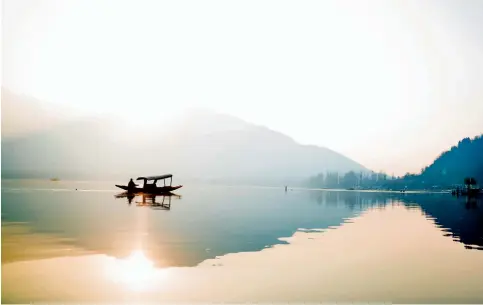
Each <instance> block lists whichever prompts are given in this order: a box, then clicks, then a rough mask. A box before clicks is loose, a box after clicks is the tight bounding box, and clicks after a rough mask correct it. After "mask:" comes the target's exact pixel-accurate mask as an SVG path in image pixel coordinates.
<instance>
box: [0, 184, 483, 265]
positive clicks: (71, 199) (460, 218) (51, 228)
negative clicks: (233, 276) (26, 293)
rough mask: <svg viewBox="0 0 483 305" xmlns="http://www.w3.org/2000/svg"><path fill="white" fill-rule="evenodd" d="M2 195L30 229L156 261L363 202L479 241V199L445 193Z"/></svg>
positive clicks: (242, 242)
mask: <svg viewBox="0 0 483 305" xmlns="http://www.w3.org/2000/svg"><path fill="white" fill-rule="evenodd" d="M2 197H3V198H2V199H3V202H2V220H3V221H6V222H26V223H28V225H29V227H30V228H31V230H32V232H33V233H45V234H51V235H53V236H59V237H64V238H68V239H69V240H70V241H71V242H72V243H73V245H75V246H77V247H80V248H83V249H86V250H89V251H93V252H95V253H104V254H108V255H112V256H116V257H121V256H124V255H128V254H129V253H130V252H132V251H133V250H135V249H136V248H135V247H140V246H142V247H143V249H144V250H145V253H146V255H147V256H149V257H151V258H152V259H153V260H155V261H156V263H157V265H158V266H193V265H196V264H198V263H200V262H201V261H203V260H205V259H208V258H215V257H217V256H221V255H224V254H227V253H236V252H247V251H259V250H262V249H263V248H265V247H267V246H272V245H275V244H280V243H285V242H284V241H281V240H279V238H281V237H289V236H292V235H293V234H294V233H295V232H296V231H297V230H299V229H301V228H304V229H326V228H333V227H338V226H340V225H341V224H342V223H343V222H345V221H347V219H350V218H352V217H355V216H357V215H358V214H359V213H360V212H361V211H364V210H365V209H368V208H378V207H384V206H386V205H390V204H400V203H401V202H403V203H404V204H405V205H406V206H407V207H408V208H412V207H415V208H417V209H421V210H422V211H423V212H424V213H425V214H426V216H428V217H430V218H433V219H434V220H435V222H436V223H437V224H438V225H439V226H441V227H444V228H446V230H447V231H448V232H450V233H451V234H452V235H453V236H454V237H455V238H457V239H458V240H459V241H461V242H462V243H464V244H466V245H477V246H480V247H481V246H483V242H482V236H483V227H482V224H483V217H482V211H481V205H480V209H477V208H475V207H473V208H471V209H467V208H466V205H465V202H461V201H457V200H456V199H454V198H452V197H451V195H446V194H399V193H376V192H352V191H297V190H295V191H290V192H287V193H285V192H284V191H283V189H264V188H260V189H257V188H209V189H208V188H206V189H205V188H198V189H194V188H186V190H184V193H183V199H182V200H176V202H173V208H171V209H170V211H169V213H159V212H156V211H152V210H151V209H146V208H142V207H137V206H136V204H134V202H135V201H136V200H138V198H136V199H134V200H133V204H131V205H130V204H126V198H122V199H123V200H116V199H115V198H114V197H113V195H112V193H99V192H97V193H87V192H25V193H8V192H4V191H3V189H2ZM141 201H142V200H141ZM368 238H371V237H370V236H368ZM2 250H4V249H2Z"/></svg>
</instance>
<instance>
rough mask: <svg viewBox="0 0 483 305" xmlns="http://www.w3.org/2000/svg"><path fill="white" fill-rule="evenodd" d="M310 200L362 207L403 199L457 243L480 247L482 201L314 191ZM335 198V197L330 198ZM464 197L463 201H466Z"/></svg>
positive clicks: (482, 246) (482, 247) (446, 196)
mask: <svg viewBox="0 0 483 305" xmlns="http://www.w3.org/2000/svg"><path fill="white" fill-rule="evenodd" d="M311 197H312V199H314V200H315V201H317V202H318V203H320V202H323V201H324V200H325V199H323V198H324V197H325V198H332V199H329V200H328V201H329V202H339V203H341V204H345V205H347V206H348V207H349V208H351V209H353V208H355V207H358V208H359V209H364V208H368V207H374V206H384V205H386V204H391V203H394V202H402V203H404V204H405V205H406V206H407V207H408V208H418V209H421V211H422V212H423V213H424V214H425V216H426V217H428V218H430V219H432V220H434V222H435V223H436V224H437V225H438V226H439V227H441V228H442V229H443V230H444V231H447V232H448V234H449V236H452V237H453V239H454V240H455V241H456V242H461V243H463V244H464V245H465V246H466V248H468V249H478V250H483V201H482V200H472V201H467V200H466V199H460V200H457V199H455V198H454V197H452V196H451V195H449V194H437V193H432V194H431V193H406V194H400V193H376V192H352V191H351V192H347V191H337V192H314V193H313V194H312V195H311ZM333 198H335V200H334V199H333ZM465 200H466V201H465Z"/></svg>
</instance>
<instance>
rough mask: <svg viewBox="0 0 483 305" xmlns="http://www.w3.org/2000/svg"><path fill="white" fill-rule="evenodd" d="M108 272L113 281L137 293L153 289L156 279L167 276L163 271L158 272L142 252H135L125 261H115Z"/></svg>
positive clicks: (109, 266)
mask: <svg viewBox="0 0 483 305" xmlns="http://www.w3.org/2000/svg"><path fill="white" fill-rule="evenodd" d="M106 271H107V276H108V277H109V278H110V279H111V280H112V281H114V282H116V283H121V284H124V285H126V288H128V289H131V290H136V291H139V290H147V289H150V288H152V287H153V283H154V282H155V281H154V279H155V278H156V279H158V278H159V277H160V276H163V277H164V275H165V273H164V272H163V270H156V268H155V267H154V263H153V262H152V261H151V260H149V259H148V258H147V257H146V256H145V255H144V252H143V251H142V250H135V251H133V252H132V253H131V254H130V255H129V256H128V257H127V258H124V259H114V260H113V261H112V262H111V263H110V264H109V265H108V267H107V270H106ZM156 282H157V281H156Z"/></svg>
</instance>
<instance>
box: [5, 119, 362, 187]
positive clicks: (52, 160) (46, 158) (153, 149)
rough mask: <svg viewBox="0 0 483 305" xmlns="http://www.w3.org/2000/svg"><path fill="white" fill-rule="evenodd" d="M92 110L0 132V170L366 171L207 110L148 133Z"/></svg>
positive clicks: (107, 173)
mask: <svg viewBox="0 0 483 305" xmlns="http://www.w3.org/2000/svg"><path fill="white" fill-rule="evenodd" d="M122 124H123V122H117V123H116V122H114V121H105V120H101V119H96V118H92V119H89V120H82V121H73V122H70V123H68V124H62V125H57V126H55V127H51V128H49V129H45V130H43V131H41V132H37V133H34V134H31V135H28V136H24V137H20V138H18V137H17V138H9V137H2V176H4V177H30V176H35V177H43V178H48V177H53V176H59V177H61V178H65V179H67V178H76V177H79V178H85V179H89V178H121V177H122V178H126V177H130V176H136V175H150V174H159V173H166V172H171V173H173V174H175V175H176V176H177V178H178V179H179V178H181V179H186V180H188V179H201V180H211V181H214V180H215V181H224V182H233V183H262V184H279V183H294V182H296V181H299V180H302V179H305V178H306V177H307V176H310V175H314V174H316V173H319V172H321V171H326V170H337V171H340V172H345V171H349V170H355V171H365V170H366V169H365V168H364V167H363V166H361V165H360V164H358V163H356V162H354V161H352V160H350V159H348V158H346V157H344V156H342V155H340V154H338V153H336V152H334V151H331V150H329V149H327V148H322V147H316V146H304V145H299V144H297V143H296V142H295V141H294V140H292V139H291V138H289V137H287V136H285V135H283V134H281V133H278V132H275V131H272V130H270V129H268V128H266V127H262V126H255V125H253V124H249V123H247V122H244V121H243V120H240V119H238V118H235V117H232V116H229V115H224V114H216V113H213V112H206V111H204V112H196V113H190V114H188V115H186V116H184V117H181V118H178V119H177V120H176V121H175V122H174V124H172V125H171V126H170V127H167V126H165V128H164V129H160V130H159V132H158V131H153V129H151V130H150V132H151V133H150V134H149V135H145V136H144V137H138V136H136V133H133V132H131V133H126V134H123V130H125V129H123V128H122V126H121V125H122Z"/></svg>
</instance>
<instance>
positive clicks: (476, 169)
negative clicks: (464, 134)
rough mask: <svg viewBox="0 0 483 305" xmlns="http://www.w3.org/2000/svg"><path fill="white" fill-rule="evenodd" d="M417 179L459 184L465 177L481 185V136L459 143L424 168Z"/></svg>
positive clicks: (465, 139) (482, 171) (482, 179)
mask: <svg viewBox="0 0 483 305" xmlns="http://www.w3.org/2000/svg"><path fill="white" fill-rule="evenodd" d="M419 177H420V178H421V179H422V180H424V181H426V182H428V183H434V184H461V183H463V179H464V178H465V177H474V178H476V180H477V181H479V182H480V183H483V134H482V135H480V136H477V137H475V138H474V139H470V138H464V139H463V140H461V141H459V142H458V144H457V145H456V146H453V147H451V149H450V150H448V151H445V152H443V153H442V154H441V155H440V156H438V157H437V158H436V160H434V162H433V163H432V164H431V165H429V166H427V167H426V168H424V169H423V170H422V172H421V174H420V175H419Z"/></svg>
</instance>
